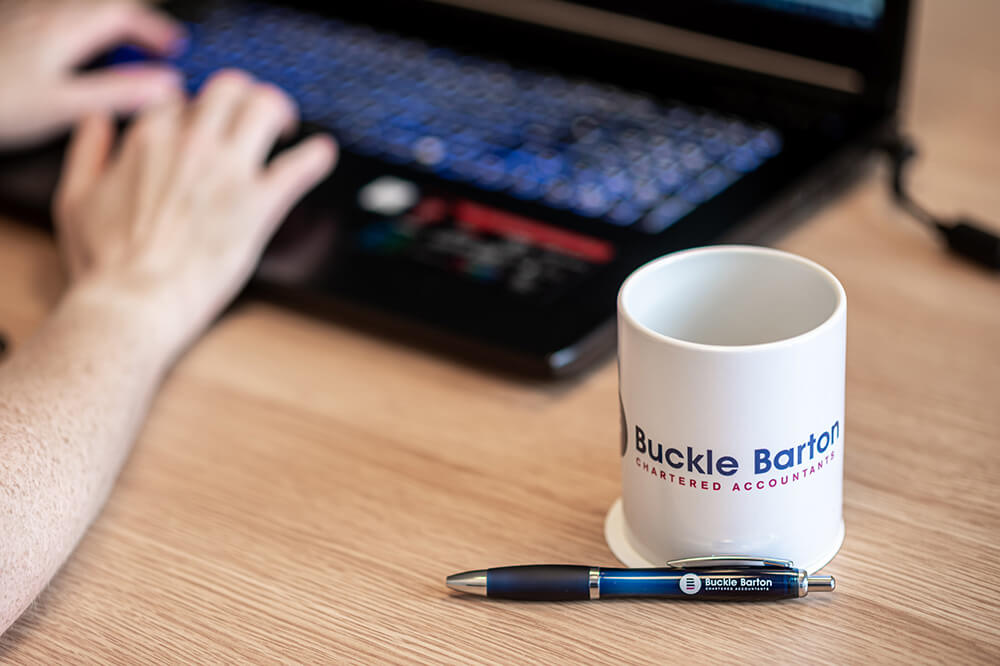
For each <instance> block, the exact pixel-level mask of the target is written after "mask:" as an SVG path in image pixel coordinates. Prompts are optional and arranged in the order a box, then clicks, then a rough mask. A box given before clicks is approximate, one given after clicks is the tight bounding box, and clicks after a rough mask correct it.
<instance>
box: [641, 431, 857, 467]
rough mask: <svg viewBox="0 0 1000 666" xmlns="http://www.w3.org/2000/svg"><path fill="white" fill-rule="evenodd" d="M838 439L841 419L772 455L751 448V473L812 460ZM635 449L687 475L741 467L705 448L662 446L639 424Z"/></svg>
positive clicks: (795, 465)
mask: <svg viewBox="0 0 1000 666" xmlns="http://www.w3.org/2000/svg"><path fill="white" fill-rule="evenodd" d="M838 439H840V421H834V423H833V425H832V426H830V429H829V430H828V431H825V432H821V433H820V435H819V437H816V433H810V435H809V439H808V440H807V441H805V442H803V443H802V444H799V445H798V446H792V447H789V448H787V449H781V450H779V451H778V452H777V453H776V454H774V455H773V456H772V455H771V449H754V452H753V473H754V474H767V473H768V472H770V471H771V470H772V468H773V469H776V470H785V469H790V468H792V467H797V466H798V465H801V464H802V463H804V462H806V463H808V462H811V461H812V460H813V459H814V458H816V457H817V456H823V455H825V454H826V452H827V450H828V449H829V448H830V446H832V445H833V444H834V443H835V442H836V441H837V440H838ZM635 450H636V451H637V452H638V453H645V454H646V455H647V456H648V457H649V459H650V460H652V461H653V462H657V463H660V464H661V465H662V464H667V465H669V466H670V467H672V468H673V469H676V470H682V469H686V471H687V472H688V473H690V474H708V475H712V474H719V475H721V476H732V475H733V474H736V472H738V471H739V470H740V462H739V461H738V460H737V459H736V458H734V457H732V456H719V457H716V455H715V451H713V450H712V449H705V451H704V452H703V453H699V454H697V455H695V451H694V449H693V448H692V447H690V446H688V447H685V450H681V449H678V448H674V447H667V448H664V446H663V443H662V442H656V441H654V439H653V438H652V437H647V436H646V432H645V431H644V430H643V429H642V428H641V427H640V426H638V425H637V426H636V427H635Z"/></svg>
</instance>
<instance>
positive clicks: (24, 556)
mask: <svg viewBox="0 0 1000 666" xmlns="http://www.w3.org/2000/svg"><path fill="white" fill-rule="evenodd" d="M147 307H148V306H144V305H141V304H140V303H139V302H138V301H134V302H133V301H129V300H124V299H116V298H109V297H107V294H106V293H103V292H99V291H98V290H96V289H92V288H76V289H75V290H71V291H70V292H68V294H67V295H66V297H65V298H64V299H63V301H62V302H61V303H60V305H59V306H58V307H57V309H56V310H55V312H53V314H52V315H51V316H50V318H49V319H48V320H47V321H46V322H45V323H44V324H43V326H42V327H41V329H40V330H39V331H38V332H37V333H36V334H35V336H34V337H33V338H32V339H31V340H29V341H28V342H27V343H26V344H25V345H24V346H23V347H22V348H21V349H19V350H17V351H16V353H14V354H13V356H12V358H10V360H9V361H8V362H6V363H5V364H3V365H0V633H3V631H5V630H6V629H7V627H9V626H10V624H12V623H13V622H14V620H16V619H17V617H18V616H19V615H20V614H21V613H22V612H23V611H24V609H25V608H26V607H27V606H28V605H29V604H30V603H31V601H32V600H33V599H34V598H35V596H37V594H38V593H39V592H41V590H42V589H43V588H44V587H45V585H46V584H47V583H48V582H49V580H50V579H51V578H52V576H53V575H54V574H55V573H56V571H57V570H58V569H59V567H60V566H61V565H62V563H63V562H64V561H65V559H66V558H67V557H68V556H69V554H70V553H71V552H72V551H73V549H74V547H75V546H76V544H77V542H78V541H79V539H80V537H81V536H82V535H83V533H84V531H85V530H86V528H87V526H88V525H89V524H90V522H91V521H92V520H93V519H94V518H95V516H96V515H97V513H98V511H99V510H100V508H101V506H102V504H103V503H104V501H105V499H106V498H107V495H108V493H109V491H110V489H111V486H112V484H113V483H114V480H115V477H116V476H117V474H118V471H119V469H120V468H121V465H122V463H123V462H124V460H125V458H126V457H127V455H128V452H129V449H130V447H131V444H132V441H133V440H134V438H135V435H136V433H137V431H138V430H139V428H140V426H141V423H142V419H143V417H144V416H145V413H146V411H147V409H148V406H149V402H150V400H151V399H152V396H153V394H154V391H155V389H156V387H157V386H158V384H159V382H160V380H161V378H162V376H163V374H164V373H165V372H166V370H167V368H168V366H169V364H170V362H171V360H172V358H173V355H174V353H175V351H176V349H175V346H174V345H172V344H171V343H170V341H169V340H168V339H167V338H166V337H165V336H164V335H162V333H161V332H160V331H162V328H161V327H158V326H156V325H155V322H156V318H155V317H154V316H153V313H152V312H151V311H149V310H145V308H147Z"/></svg>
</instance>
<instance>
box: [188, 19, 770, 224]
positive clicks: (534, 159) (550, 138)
mask: <svg viewBox="0 0 1000 666" xmlns="http://www.w3.org/2000/svg"><path fill="white" fill-rule="evenodd" d="M189 27H190V30H191V33H192V45H191V48H190V49H188V51H187V52H186V53H185V54H184V55H182V56H180V57H178V58H177V59H176V61H175V64H176V65H177V66H178V67H179V68H180V69H181V71H183V72H184V73H185V75H186V76H187V83H188V86H189V88H190V89H191V90H195V89H197V88H198V87H199V86H200V85H201V84H202V82H203V81H204V80H205V79H206V78H207V77H208V76H209V75H210V74H211V73H212V72H214V71H215V70H217V69H219V68H221V67H239V68H242V69H246V70H248V71H251V72H253V73H254V74H255V75H256V76H257V77H258V78H260V79H262V80H267V81H271V82H273V83H275V84H277V85H279V86H281V87H282V88H284V89H285V90H286V91H288V93H289V94H290V95H291V96H292V97H293V98H294V99H295V100H296V101H297V103H298V104H299V106H300V109H301V113H302V116H303V118H304V119H305V120H307V121H309V122H311V123H313V124H316V125H319V126H321V127H324V128H327V129H329V130H330V131H331V132H332V133H333V134H334V136H336V137H337V139H338V141H339V142H340V143H341V145H342V146H344V147H345V148H347V149H348V150H351V151H354V152H356V153H360V154H363V155H367V156H371V157H375V158H379V159H381V160H385V161H387V162H391V163H395V164H399V165H405V166H407V167H410V168H415V169H418V170H421V171H425V172H431V173H434V174H436V175H438V176H440V177H443V178H445V179H449V180H453V181H459V182H462V183H466V184H471V185H474V186H475V187H477V188H481V189H483V190H490V191H502V192H505V193H507V194H509V195H511V196H513V197H517V198H519V199H523V200H528V201H534V202H538V203H540V204H542V205H544V206H548V207H551V208H554V209H562V210H570V211H572V212H574V213H576V214H578V215H581V216H584V217H588V218H593V219H599V220H602V221H604V222H607V223H608V224H612V225H617V226H621V227H632V228H635V229H638V230H640V231H643V232H646V233H651V234H652V233H659V232H660V231H663V230H664V229H666V228H667V227H669V226H671V225H672V224H674V223H675V222H677V221H678V220H680V219H681V218H683V217H684V216H685V215H687V214H688V213H689V212H690V211H691V210H693V209H694V208H695V207H696V206H698V205H699V204H701V203H703V202H705V201H707V200H709V199H711V198H712V197H714V196H716V195H717V194H719V193H720V192H722V191H723V190H725V189H726V188H727V187H729V186H730V185H732V184H733V183H734V182H736V181H737V180H739V179H740V178H741V177H742V176H743V175H745V174H747V173H749V172H751V171H753V170H755V169H757V168H758V167H760V165H761V164H763V163H764V162H765V161H766V160H768V159H769V158H771V157H773V156H775V155H777V154H778V153H779V151H780V150H781V145H782V141H781V136H780V134H779V133H778V131H777V130H776V129H775V128H773V127H770V126H767V125H763V124H759V123H753V122H750V121H747V120H744V119H740V118H737V117H734V116H730V115H724V114H721V113H719V112H716V111H713V110H709V109H704V108H698V107H694V106H690V105H687V104H684V103H681V102H677V101H668V102H661V101H655V100H654V99H652V98H651V97H649V96H647V95H644V94H642V93H637V92H632V91H627V90H622V89H620V88H617V87H613V86H609V85H604V84H601V83H598V82H596V81H590V80H586V79H576V78H570V77H565V76H560V75H558V74H554V73H545V72H541V71H532V70H527V69H520V68H515V67H513V66H511V65H510V64H508V63H506V62H504V61H502V60H496V59H485V58H481V57H477V56H474V55H469V54H463V53H459V52H455V51H452V50H449V49H445V48H437V47H434V46H432V45H429V44H427V43H425V42H423V41H421V40H419V39H414V38H410V37H404V36H400V35H397V34H393V33H389V32H384V31H379V30H375V29H373V28H370V27H367V26H363V25H352V24H349V23H345V22H342V21H338V20H334V19H327V18H320V17H317V16H315V15H312V14H307V13H303V12H300V11H297V10H294V9H289V8H283V7H274V6H270V5H266V4H263V3H238V4H232V5H229V4H226V5H222V6H218V7H215V8H213V9H211V10H209V11H207V12H205V13H204V15H203V16H202V18H201V19H200V20H199V21H198V22H197V23H194V24H192V25H190V26H189Z"/></svg>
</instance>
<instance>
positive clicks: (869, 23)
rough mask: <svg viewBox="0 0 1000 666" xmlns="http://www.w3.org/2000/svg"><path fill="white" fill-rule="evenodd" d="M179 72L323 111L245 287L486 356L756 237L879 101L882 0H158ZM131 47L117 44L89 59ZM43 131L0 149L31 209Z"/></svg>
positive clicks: (896, 46) (589, 342) (807, 204)
mask: <svg viewBox="0 0 1000 666" xmlns="http://www.w3.org/2000/svg"><path fill="white" fill-rule="evenodd" d="M164 6H165V8H166V10H167V11H169V12H171V13H173V14H175V15H176V16H177V17H178V18H180V19H181V20H182V21H184V22H185V23H186V24H187V25H188V27H189V29H190V31H191V36H192V40H191V46H190V48H189V49H188V50H187V52H186V53H184V54H183V55H181V56H179V57H177V58H176V60H174V61H173V62H174V64H175V65H176V66H177V67H179V68H180V69H181V70H182V71H183V72H184V74H185V75H186V77H187V82H188V86H189V88H190V89H191V90H196V89H197V88H198V86H200V85H201V83H202V82H203V81H204V80H205V79H206V77H207V76H209V75H210V74H211V72H213V71H215V70H216V69H218V68H220V67H227V66H234V67H240V68H244V69H247V70H249V71H251V72H254V73H255V74H256V75H257V76H258V77H259V78H261V79H264V80H268V81H272V82H274V83H276V84H278V85H280V86H281V87H283V88H284V89H286V90H287V91H288V92H289V93H290V94H291V95H292V96H293V97H294V98H295V99H296V100H297V102H298V104H299V106H300V108H301V112H302V116H303V119H304V121H305V123H306V125H305V126H306V128H307V130H308V131H315V130H317V129H321V130H324V131H329V132H332V134H333V135H334V136H336V137H337V139H338V141H339V142H340V145H341V149H342V157H341V161H340V164H339V165H338V167H337V170H336V172H335V174H334V175H333V177H331V178H330V179H329V180H328V181H327V182H325V183H323V184H322V185H321V186H319V187H318V188H317V189H316V190H315V191H314V192H313V193H311V194H310V195H309V196H308V197H307V198H306V200H304V201H303V203H302V204H301V205H300V206H298V207H297V208H296V209H295V210H294V211H293V212H292V214H291V215H290V216H289V219H288V220H287V221H286V223H285V224H284V225H283V227H282V228H281V230H280V231H279V233H278V234H277V236H276V237H275V239H274V241H273V242H272V244H271V246H270V247H269V249H268V251H267V253H266V254H265V256H264V258H263V260H262V262H261V265H260V268H259V270H258V272H257V274H256V276H255V280H254V284H255V286H256V288H257V289H258V290H260V291H261V292H262V293H265V294H268V295H269V296H271V297H273V298H275V299H277V300H278V301H279V302H282V303H287V304H290V305H295V306H297V307H305V308H308V309H309V310H311V311H315V312H319V313H325V314H329V315H332V316H336V317H343V318H346V319H347V320H349V321H351V322H354V323H356V324H357V325H359V326H362V327H364V328H365V329H366V330H376V331H379V332H383V333H386V334H389V335H394V336H398V337H401V338H403V339H405V340H407V341H413V342H415V343H418V344H423V345H430V346H431V347H434V348H437V349H443V350H445V351H446V352H449V353H454V354H458V355H460V356H462V357H465V358H474V359H477V360H480V361H485V362H486V363H488V364H490V365H493V366H495V367H498V368H503V369H507V370H512V371H517V372H526V373H530V374H535V375H542V376H564V375H568V374H572V373H574V372H577V371H579V370H581V369H583V368H586V367H587V366H588V365H590V364H592V363H593V362H595V361H596V360H598V359H601V358H604V357H606V356H607V355H608V353H609V352H610V350H612V349H613V347H614V340H615V323H614V322H615V310H616V302H615V301H616V294H617V290H618V287H619V285H620V284H621V282H622V280H623V279H624V278H625V277H626V276H627V275H628V274H629V273H630V272H631V271H632V270H634V269H635V268H636V267H637V266H639V265H641V264H642V263H644V262H646V261H649V260H651V259H653V258H655V257H657V256H660V255H662V254H664V253H667V252H671V251H674V250H678V249H682V248H687V247H692V246H697V245H705V244H711V243H717V242H730V241H745V242H758V243H763V242H768V241H770V240H771V239H773V238H775V237H776V235H777V234H778V233H780V232H781V230H783V229H785V228H787V226H788V224H790V223H791V222H793V221H795V220H798V219H801V217H802V214H803V212H804V211H807V210H809V209H810V208H812V207H814V206H815V205H817V204H818V203H820V202H821V201H822V200H824V199H825V198H828V197H830V196H831V195H833V194H834V193H836V192H837V191H839V190H840V189H842V188H843V187H844V186H845V185H846V184H848V183H849V182H850V181H851V180H852V179H853V178H854V177H856V175H857V174H858V172H859V164H860V161H859V160H860V158H861V157H863V156H864V155H865V153H866V152H868V151H869V150H870V149H871V148H872V146H873V145H874V144H875V143H876V142H877V141H878V139H879V137H880V136H881V135H882V133H883V132H885V131H886V129H887V128H890V127H891V126H892V125H893V124H894V123H895V122H896V111H897V102H898V96H899V85H900V78H901V72H902V63H903V55H904V41H905V36H906V26H907V19H908V14H909V1H908V0H698V1H695V0H688V1H684V2H680V1H678V2H657V1H655V0H650V1H643V0H615V1H611V0H608V1H603V0H581V1H578V2H568V1H566V0H366V1H365V2H362V3H305V2H280V3H279V2H244V1H237V0H209V1H206V2H168V3H166V4H165V5H164ZM137 57H144V56H142V55H141V54H139V53H138V52H136V51H134V50H132V49H128V48H126V49H119V50H118V51H116V52H115V53H112V54H110V55H109V56H108V57H107V58H106V60H107V61H108V62H123V61H127V60H130V59H134V58H137ZM58 150H59V148H58V147H55V148H50V149H48V150H41V151H34V152H32V153H29V154H22V155H17V156H12V157H9V158H7V159H6V160H4V161H3V163H2V164H0V199H2V200H4V201H6V202H7V204H8V205H9V206H17V205H18V204H21V207H22V208H23V207H24V205H25V204H28V205H30V204H31V200H32V198H33V199H34V204H35V206H36V207H37V206H38V205H39V202H41V205H42V207H43V208H44V207H45V206H44V204H45V201H46V197H47V196H49V189H50V188H51V184H52V182H54V173H55V170H54V169H53V167H52V165H53V157H52V155H54V154H57V153H58Z"/></svg>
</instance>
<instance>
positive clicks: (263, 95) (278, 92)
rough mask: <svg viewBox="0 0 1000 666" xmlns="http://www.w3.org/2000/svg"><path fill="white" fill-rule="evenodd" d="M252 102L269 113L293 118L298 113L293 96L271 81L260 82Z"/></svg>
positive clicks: (262, 110)
mask: <svg viewBox="0 0 1000 666" xmlns="http://www.w3.org/2000/svg"><path fill="white" fill-rule="evenodd" d="M250 103H251V104H252V105H253V106H254V107H256V108H257V109H258V110H260V111H261V112H263V113H266V114H268V115H274V116H280V117H282V118H293V117H294V116H295V115H296V110H295V102H293V101H292V98H291V97H289V96H288V95H287V94H286V93H285V91H284V90H282V89H281V88H279V87H277V86H275V85H273V84H271V83H261V84H258V85H257V86H256V88H255V90H254V93H253V97H252V99H251V102H250Z"/></svg>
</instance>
